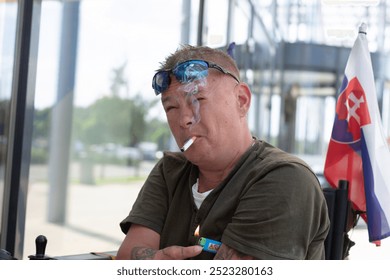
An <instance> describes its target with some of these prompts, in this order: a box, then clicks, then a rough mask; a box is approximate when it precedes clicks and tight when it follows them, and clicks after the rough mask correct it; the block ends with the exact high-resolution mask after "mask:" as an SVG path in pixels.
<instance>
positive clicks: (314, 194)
mask: <svg viewBox="0 0 390 280" xmlns="http://www.w3.org/2000/svg"><path fill="white" fill-rule="evenodd" d="M328 227H329V221H328V218H327V208H326V203H325V199H324V196H323V194H322V190H321V188H320V186H319V184H318V180H317V178H316V177H315V175H314V174H313V173H312V172H311V171H310V170H309V169H307V168H306V167H304V166H302V165H300V164H298V163H289V164H284V165H281V166H279V167H277V168H275V169H273V170H271V171H270V172H268V173H267V174H265V175H264V176H261V177H259V178H254V180H253V183H252V184H251V185H250V186H249V187H248V188H247V189H246V190H245V191H244V192H243V193H242V195H241V197H240V201H239V204H238V206H237V209H236V211H235V213H234V215H233V217H232V221H231V223H229V224H228V225H227V227H226V229H225V231H224V233H223V236H222V242H223V243H224V244H226V245H228V246H230V247H232V248H234V249H236V250H238V251H239V252H241V253H244V254H247V255H251V256H254V257H256V258H258V259H305V258H307V256H308V255H310V254H312V253H310V252H308V251H309V250H310V251H313V252H316V255H315V256H311V257H313V258H322V257H323V256H322V255H323V253H324V250H323V241H324V240H325V238H326V234H327V230H328ZM311 246H317V248H312V247H311Z"/></svg>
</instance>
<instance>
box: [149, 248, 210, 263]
mask: <svg viewBox="0 0 390 280" xmlns="http://www.w3.org/2000/svg"><path fill="white" fill-rule="evenodd" d="M200 252H202V247H201V246H198V245H195V246H189V247H182V246H171V247H167V248H164V249H162V250H160V251H159V252H158V253H157V254H156V256H157V257H158V258H159V259H165V260H184V259H188V258H191V257H195V256H197V255H199V254H200ZM159 253H161V254H159Z"/></svg>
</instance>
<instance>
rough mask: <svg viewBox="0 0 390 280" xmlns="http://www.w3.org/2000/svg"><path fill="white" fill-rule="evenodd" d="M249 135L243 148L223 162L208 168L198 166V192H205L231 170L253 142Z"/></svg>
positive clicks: (218, 182) (215, 185) (212, 187)
mask: <svg viewBox="0 0 390 280" xmlns="http://www.w3.org/2000/svg"><path fill="white" fill-rule="evenodd" d="M254 141H255V140H254V139H253V138H252V137H251V138H250V140H249V141H247V143H246V145H245V149H241V150H239V151H238V152H237V153H236V154H235V155H234V156H233V157H232V159H231V160H230V161H229V162H227V163H225V164H223V163H222V164H215V165H211V166H209V167H208V168H205V167H203V168H202V167H201V166H199V185H198V191H199V192H206V191H209V190H212V189H214V188H215V187H217V186H218V185H219V184H220V183H221V182H222V181H223V180H224V179H225V178H226V177H227V176H228V175H229V173H230V172H231V170H232V169H233V168H234V166H235V165H236V163H237V162H238V160H239V159H240V158H241V156H242V155H243V154H244V153H245V152H246V151H247V150H248V149H250V147H252V145H253V144H254Z"/></svg>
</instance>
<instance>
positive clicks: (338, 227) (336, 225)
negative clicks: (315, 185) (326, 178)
mask: <svg viewBox="0 0 390 280" xmlns="http://www.w3.org/2000/svg"><path fill="white" fill-rule="evenodd" d="M323 191H324V195H325V199H326V203H327V205H328V214H329V219H330V229H329V233H328V236H327V238H326V240H325V259H326V260H343V259H345V258H346V257H347V256H348V252H349V249H350V247H351V246H353V244H354V243H353V242H352V241H351V240H350V239H349V237H348V231H349V230H350V228H349V225H350V221H351V219H353V217H352V215H353V213H352V208H351V203H350V202H349V200H348V181H345V180H340V181H339V185H338V188H337V189H334V188H324V189H323Z"/></svg>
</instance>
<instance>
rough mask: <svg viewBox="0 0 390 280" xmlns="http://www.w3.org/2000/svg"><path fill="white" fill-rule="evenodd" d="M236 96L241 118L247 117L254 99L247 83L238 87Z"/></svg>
mask: <svg viewBox="0 0 390 280" xmlns="http://www.w3.org/2000/svg"><path fill="white" fill-rule="evenodd" d="M236 91H237V92H236V94H237V103H238V106H239V107H238V109H239V110H240V112H241V116H246V115H247V113H248V111H249V107H250V105H251V98H252V93H251V90H250V89H249V86H248V85H247V84H245V83H239V84H238V85H237V86H236Z"/></svg>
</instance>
